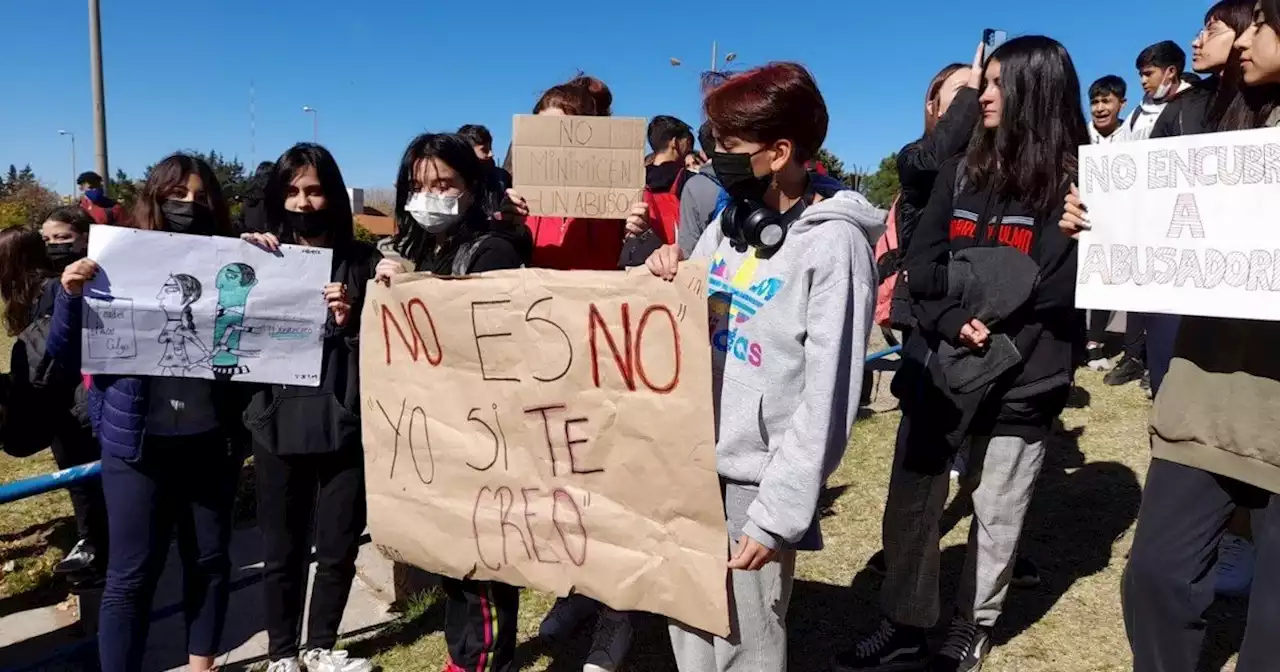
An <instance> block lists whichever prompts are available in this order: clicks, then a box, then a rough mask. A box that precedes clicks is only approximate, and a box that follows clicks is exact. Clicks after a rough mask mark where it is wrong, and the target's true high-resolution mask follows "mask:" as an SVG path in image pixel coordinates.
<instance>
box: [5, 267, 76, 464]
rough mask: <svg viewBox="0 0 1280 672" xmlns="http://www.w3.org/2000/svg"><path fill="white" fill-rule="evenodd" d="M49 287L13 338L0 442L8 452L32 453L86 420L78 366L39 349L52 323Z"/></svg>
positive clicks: (13, 453)
mask: <svg viewBox="0 0 1280 672" xmlns="http://www.w3.org/2000/svg"><path fill="white" fill-rule="evenodd" d="M53 296H54V292H53V291H52V287H50V286H46V287H45V292H44V294H43V296H42V297H41V301H40V305H39V306H38V307H37V309H36V311H34V312H35V315H36V317H35V319H33V320H32V321H31V324H29V325H27V328H26V329H23V330H22V333H20V334H18V338H17V339H16V340H15V341H14V342H13V349H12V350H11V351H10V358H9V380H8V384H7V385H5V387H7V388H8V389H7V390H6V391H5V393H4V395H3V396H4V397H6V398H5V399H4V405H5V413H4V414H3V415H4V416H5V418H4V421H3V422H2V423H0V443H2V444H3V446H4V452H6V453H8V454H9V455H12V456H14V457H28V456H30V455H34V454H36V453H38V452H40V451H42V450H44V449H45V448H48V447H49V445H50V444H51V443H52V442H53V439H54V437H55V436H56V435H57V434H59V433H60V432H61V431H65V430H66V429H67V428H68V427H67V423H69V422H75V423H78V424H80V425H81V426H87V425H88V410H87V397H88V395H87V391H86V390H85V389H84V386H83V385H81V378H80V372H79V371H68V370H66V369H65V367H63V366H62V365H61V364H59V363H58V362H56V361H54V360H53V358H52V357H50V356H49V355H48V353H47V352H46V351H45V344H46V343H48V341H49V329H50V326H51V325H52V322H53V315H52V313H53V310H52V308H53V305H52V304H53Z"/></svg>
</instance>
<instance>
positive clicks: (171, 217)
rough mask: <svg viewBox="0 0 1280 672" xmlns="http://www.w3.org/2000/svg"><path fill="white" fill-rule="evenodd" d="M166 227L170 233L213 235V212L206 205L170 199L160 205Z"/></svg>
mask: <svg viewBox="0 0 1280 672" xmlns="http://www.w3.org/2000/svg"><path fill="white" fill-rule="evenodd" d="M160 212H161V213H162V214H163V215H164V226H165V229H166V230H167V231H169V232H170V233H189V234H192V235H196V236H212V235H213V211H212V210H210V209H209V206H207V205H205V204H204V203H197V202H195V201H178V200H174V199H172V198H171V199H169V200H167V201H165V202H164V203H162V204H161V205H160Z"/></svg>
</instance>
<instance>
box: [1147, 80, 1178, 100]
mask: <svg viewBox="0 0 1280 672" xmlns="http://www.w3.org/2000/svg"><path fill="white" fill-rule="evenodd" d="M1173 84H1174V82H1165V83H1164V84H1161V85H1160V88H1158V89H1156V92H1155V94H1153V95H1152V96H1151V97H1152V98H1154V99H1155V100H1157V101H1160V100H1164V99H1165V98H1168V97H1169V94H1170V93H1173Z"/></svg>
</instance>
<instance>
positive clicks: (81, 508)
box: [50, 427, 107, 559]
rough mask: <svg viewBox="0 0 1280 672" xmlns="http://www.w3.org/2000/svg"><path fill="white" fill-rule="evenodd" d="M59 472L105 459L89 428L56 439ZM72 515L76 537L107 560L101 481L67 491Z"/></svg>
mask: <svg viewBox="0 0 1280 672" xmlns="http://www.w3.org/2000/svg"><path fill="white" fill-rule="evenodd" d="M50 450H51V451H52V452H53V460H54V462H56V463H57V464H58V468H59V469H70V468H71V467H78V466H80V465H82V464H89V463H90V462H93V461H95V460H98V459H100V458H101V457H102V449H101V448H99V447H98V442H97V440H96V439H94V438H93V432H91V431H89V429H88V428H79V427H76V428H72V429H70V430H69V431H67V432H65V433H63V434H60V435H58V436H55V437H54V439H53V442H52V445H51V446H50ZM67 494H68V495H70V496H71V511H72V513H73V514H74V515H75V518H76V535H77V536H78V537H79V538H80V539H85V540H88V542H89V543H90V544H92V545H93V547H94V549H95V550H96V551H97V552H98V555H99V557H101V558H103V559H105V558H106V552H107V503H106V502H105V501H103V499H102V481H101V480H99V479H96V478H94V479H89V480H86V481H80V482H79V483H76V484H75V485H72V486H70V487H68V488H67Z"/></svg>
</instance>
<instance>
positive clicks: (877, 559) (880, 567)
mask: <svg viewBox="0 0 1280 672" xmlns="http://www.w3.org/2000/svg"><path fill="white" fill-rule="evenodd" d="M867 569H869V570H871V571H873V572H875V573H876V574H879V575H880V576H884V575H885V573H887V572H888V571H889V566H888V564H887V563H886V562H885V559H884V551H883V550H879V551H876V554H875V555H873V556H871V559H870V560H868V561H867Z"/></svg>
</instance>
